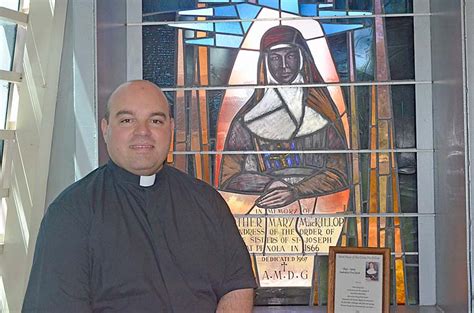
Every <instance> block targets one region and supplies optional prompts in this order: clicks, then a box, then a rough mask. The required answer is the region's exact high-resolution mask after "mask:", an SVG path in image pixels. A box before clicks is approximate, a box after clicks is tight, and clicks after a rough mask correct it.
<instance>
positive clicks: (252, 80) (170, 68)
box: [143, 14, 415, 87]
mask: <svg viewBox="0 0 474 313" xmlns="http://www.w3.org/2000/svg"><path fill="white" fill-rule="evenodd" d="M271 17H272V15H271V14H267V15H266V16H265V18H271ZM273 17H278V16H273ZM273 27H288V28H293V29H297V30H298V32H299V33H300V34H301V38H302V39H301V42H300V43H297V45H300V46H301V47H302V48H303V50H302V57H303V58H305V59H308V60H310V61H311V62H312V63H314V64H315V66H316V67H317V68H318V70H319V71H320V72H321V75H322V77H321V79H320V80H319V81H317V80H315V79H313V82H314V83H317V82H320V83H324V82H328V83H330V82H368V81H389V80H408V79H410V80H411V79H414V78H415V76H414V75H415V74H414V72H415V71H414V41H413V18H411V17H403V18H385V19H383V24H381V22H377V23H375V22H374V19H373V18H370V19H369V18H364V19H357V21H355V20H345V19H337V20H326V21H323V22H318V21H316V20H300V21H283V22H282V25H281V26H279V25H278V22H271V21H255V22H252V23H250V26H249V27H247V26H246V25H244V23H242V22H225V23H220V22H219V23H212V22H209V23H205V22H204V23H203V22H199V23H192V22H190V23H186V24H170V25H164V26H145V27H143V56H144V58H143V59H144V62H143V71H144V78H146V79H150V80H152V81H154V82H156V83H158V84H159V85H160V86H163V87H175V86H177V87H184V86H188V87H189V86H199V85H210V86H226V85H256V84H258V83H259V82H258V77H257V71H258V70H259V68H258V67H259V66H263V64H264V63H263V61H264V57H265V55H264V51H261V50H260V46H261V44H262V42H261V41H262V38H263V35H264V34H267V35H266V36H267V37H269V35H268V34H269V32H270V29H272V28H273ZM377 33H382V34H385V36H382V37H380V36H378V37H376V36H375V34H377ZM270 35H271V34H270ZM376 38H379V39H377V40H376ZM281 40H284V39H281ZM196 47H206V51H207V52H206V53H207V54H208V55H207V56H206V59H208V61H209V62H208V64H209V65H210V67H209V79H210V80H209V81H208V82H207V83H206V84H203V83H202V82H201V81H200V79H199V78H200V77H196V75H195V73H196V72H198V71H197V70H196V67H195V63H193V62H194V60H195V59H196V58H197V57H198V55H197V54H196V50H195V48H196ZM178 64H181V67H182V69H183V72H182V75H184V76H183V79H182V83H179V82H178V81H176V80H175V78H176V73H175V71H176V70H177V65H178ZM184 69H186V71H184ZM376 70H378V73H379V74H378V75H376V73H375V71H376ZM158 73H161V74H158ZM249 73H252V74H251V75H249ZM163 74H164V75H163ZM267 83H268V82H267ZM305 83H308V81H305Z"/></svg>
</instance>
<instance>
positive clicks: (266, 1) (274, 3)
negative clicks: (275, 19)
mask: <svg viewBox="0 0 474 313" xmlns="http://www.w3.org/2000/svg"><path fill="white" fill-rule="evenodd" d="M258 4H260V5H264V6H267V7H271V8H275V9H279V8H280V2H279V1H278V0H259V1H258Z"/></svg>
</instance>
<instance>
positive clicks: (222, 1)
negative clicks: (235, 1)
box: [198, 0, 229, 3]
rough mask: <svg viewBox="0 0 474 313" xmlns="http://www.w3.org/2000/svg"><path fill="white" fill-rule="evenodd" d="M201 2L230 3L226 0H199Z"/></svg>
mask: <svg viewBox="0 0 474 313" xmlns="http://www.w3.org/2000/svg"><path fill="white" fill-rule="evenodd" d="M198 2H200V3H229V1H228V0H227V1H225V0H199V1H198Z"/></svg>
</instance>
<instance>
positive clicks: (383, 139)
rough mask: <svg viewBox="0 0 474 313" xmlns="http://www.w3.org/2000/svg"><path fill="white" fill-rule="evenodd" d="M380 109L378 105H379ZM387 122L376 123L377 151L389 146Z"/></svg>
mask: <svg viewBox="0 0 474 313" xmlns="http://www.w3.org/2000/svg"><path fill="white" fill-rule="evenodd" d="M379 107H380V104H379ZM388 123H389V122H388V121H381V120H379V122H378V129H379V134H378V135H379V137H378V141H379V149H388V148H389V146H388V144H389V140H388V138H389V130H388Z"/></svg>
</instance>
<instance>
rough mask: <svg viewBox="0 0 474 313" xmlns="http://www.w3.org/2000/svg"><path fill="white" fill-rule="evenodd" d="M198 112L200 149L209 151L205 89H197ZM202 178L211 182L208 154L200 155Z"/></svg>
mask: <svg viewBox="0 0 474 313" xmlns="http://www.w3.org/2000/svg"><path fill="white" fill-rule="evenodd" d="M198 95H199V114H200V116H201V144H202V146H201V149H202V151H209V132H208V125H209V121H208V120H207V117H208V116H207V103H206V90H199V91H198ZM201 157H202V179H203V180H204V181H206V182H208V183H211V173H210V171H211V169H210V164H211V163H210V161H211V160H210V157H209V155H208V154H203V155H202V156H201Z"/></svg>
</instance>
